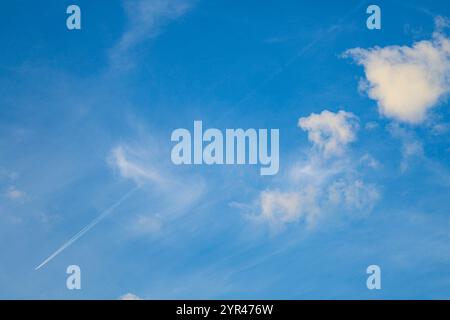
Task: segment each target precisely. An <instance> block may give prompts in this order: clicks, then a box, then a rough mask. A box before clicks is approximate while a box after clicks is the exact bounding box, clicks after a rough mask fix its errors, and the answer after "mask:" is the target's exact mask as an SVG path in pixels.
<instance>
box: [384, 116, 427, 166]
mask: <svg viewBox="0 0 450 320" xmlns="http://www.w3.org/2000/svg"><path fill="white" fill-rule="evenodd" d="M388 131H389V132H390V134H391V135H392V136H393V137H394V138H397V139H399V140H400V142H401V153H402V161H401V163H400V171H401V172H405V171H407V170H408V169H409V168H410V166H411V163H413V162H414V161H417V160H421V159H423V158H424V150H423V144H422V142H421V141H420V140H419V139H418V138H417V137H416V136H415V134H414V132H412V131H410V130H407V129H405V128H403V127H401V126H400V125H398V124H391V125H390V126H388Z"/></svg>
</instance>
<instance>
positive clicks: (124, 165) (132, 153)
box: [108, 145, 165, 184]
mask: <svg viewBox="0 0 450 320" xmlns="http://www.w3.org/2000/svg"><path fill="white" fill-rule="evenodd" d="M140 156H142V155H140V154H139V152H136V149H131V148H127V147H125V146H122V145H121V146H118V147H116V148H114V149H113V150H112V151H111V155H110V157H109V159H108V162H109V163H110V165H111V166H113V167H115V168H116V169H118V170H119V173H120V175H121V176H122V177H124V178H129V179H132V180H134V181H135V182H136V183H137V184H142V183H144V182H153V183H157V184H165V180H164V179H163V178H162V177H161V175H160V173H159V172H158V170H156V169H154V168H152V167H149V165H148V164H147V165H145V166H144V165H141V164H139V163H138V161H139V159H136V158H139V157H140Z"/></svg>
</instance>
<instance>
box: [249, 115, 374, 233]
mask: <svg viewBox="0 0 450 320" xmlns="http://www.w3.org/2000/svg"><path fill="white" fill-rule="evenodd" d="M299 126H300V127H301V128H302V129H304V130H306V131H308V136H309V140H310V141H311V142H312V149H311V150H309V151H308V152H307V153H306V158H305V159H303V160H300V161H296V162H295V163H293V164H292V165H291V166H290V169H288V170H287V174H286V175H285V176H283V177H281V181H279V182H278V184H277V188H271V189H267V190H264V191H262V192H260V194H259V198H258V200H257V205H256V209H255V208H254V209H253V211H257V212H258V213H257V214H256V215H254V216H251V217H252V218H254V220H256V221H263V222H267V223H269V225H270V226H271V227H272V228H274V229H275V230H280V229H282V228H283V227H284V226H286V225H288V224H292V223H298V222H304V223H305V225H306V226H307V227H313V226H314V225H316V223H317V222H318V221H319V220H320V219H322V218H324V217H326V216H327V214H331V213H335V212H339V213H342V212H343V210H342V209H345V210H344V212H345V213H349V214H351V213H354V212H357V213H360V212H363V213H364V214H369V213H370V212H371V211H372V210H373V209H374V206H375V205H376V203H377V201H378V199H379V198H380V192H379V190H378V187H377V186H376V185H375V184H371V183H366V182H365V181H364V180H363V178H362V174H361V172H359V164H361V163H363V162H364V164H367V165H368V166H376V165H377V163H376V160H375V159H373V158H372V157H371V156H370V155H368V154H367V155H365V156H362V157H360V158H359V160H358V158H357V159H356V160H354V159H353V157H352V156H351V154H350V153H344V150H345V149H346V147H347V146H348V144H349V143H350V142H352V141H354V140H355V139H356V129H357V128H358V122H357V118H356V117H355V116H354V115H353V114H351V113H348V112H345V111H340V112H338V113H332V112H329V111H323V112H322V113H321V114H319V115H317V114H312V115H311V116H309V117H306V118H301V119H300V121H299ZM317 149H319V151H320V152H316V151H317ZM329 155H341V156H340V157H329ZM280 190H281V191H280ZM242 209H245V210H249V208H246V207H243V208H242Z"/></svg>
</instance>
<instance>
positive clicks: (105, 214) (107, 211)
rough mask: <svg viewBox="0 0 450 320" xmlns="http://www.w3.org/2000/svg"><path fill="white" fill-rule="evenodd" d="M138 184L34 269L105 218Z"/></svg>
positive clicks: (135, 189)
mask: <svg viewBox="0 0 450 320" xmlns="http://www.w3.org/2000/svg"><path fill="white" fill-rule="evenodd" d="M139 188H140V186H137V187H135V188H133V189H131V190H130V191H128V192H127V193H126V194H125V195H124V196H123V197H122V198H120V199H119V201H117V202H116V203H114V204H113V205H112V206H110V207H109V208H108V209H106V210H105V211H103V212H102V213H101V214H100V215H99V216H98V217H97V218H95V219H94V220H92V221H91V223H89V224H88V225H87V226H85V227H84V228H83V229H81V230H80V231H79V232H78V233H77V234H75V235H74V236H73V237H72V238H70V240H69V241H67V242H66V243H64V244H63V245H62V246H61V247H60V248H59V249H58V250H56V251H55V252H54V253H53V254H52V255H51V256H49V257H48V258H47V259H45V260H44V261H43V262H42V263H41V264H40V265H38V266H37V267H36V268H35V269H34V270H39V269H40V268H42V267H43V266H45V265H46V264H47V263H48V262H50V261H51V260H52V259H53V258H55V257H56V256H57V255H58V254H60V253H61V252H63V251H64V250H65V249H66V248H67V247H69V246H70V245H71V244H72V243H74V242H75V241H77V240H78V239H79V238H80V237H82V236H83V235H84V234H85V233H86V232H88V231H89V230H91V229H92V228H93V227H95V226H96V225H97V224H98V223H99V222H100V221H102V220H103V219H104V218H106V217H107V216H108V215H110V214H111V213H112V212H113V211H114V209H116V208H117V207H118V206H120V205H121V204H122V203H123V202H124V201H125V200H126V199H128V198H129V197H130V196H131V195H132V194H133V193H134V192H136V191H137V190H138V189H139Z"/></svg>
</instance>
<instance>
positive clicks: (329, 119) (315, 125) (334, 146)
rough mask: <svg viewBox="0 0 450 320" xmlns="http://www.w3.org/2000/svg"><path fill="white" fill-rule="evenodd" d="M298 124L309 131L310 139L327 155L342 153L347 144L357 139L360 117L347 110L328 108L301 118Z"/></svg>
mask: <svg viewBox="0 0 450 320" xmlns="http://www.w3.org/2000/svg"><path fill="white" fill-rule="evenodd" d="M298 126H299V127H300V128H302V129H303V130H305V131H307V132H308V139H309V141H311V142H312V143H313V144H314V145H315V146H316V147H317V148H318V149H319V150H321V151H322V152H323V153H324V155H325V156H330V155H340V154H342V153H343V152H344V150H345V148H346V146H347V145H348V144H349V143H351V142H353V141H355V139H356V130H357V129H358V127H359V125H358V118H357V117H356V116H355V115H354V114H352V113H350V112H346V111H342V110H341V111H339V112H337V113H333V112H330V111H328V110H324V111H322V113H320V114H315V113H313V114H311V115H310V116H309V117H305V118H300V120H299V121H298Z"/></svg>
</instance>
